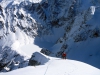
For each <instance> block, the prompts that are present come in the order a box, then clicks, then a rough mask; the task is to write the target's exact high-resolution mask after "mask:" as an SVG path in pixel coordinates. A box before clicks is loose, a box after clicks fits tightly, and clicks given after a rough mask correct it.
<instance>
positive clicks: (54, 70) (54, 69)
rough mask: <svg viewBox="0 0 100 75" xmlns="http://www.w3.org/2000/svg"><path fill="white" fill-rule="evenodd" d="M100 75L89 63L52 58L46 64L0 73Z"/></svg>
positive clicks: (8, 74)
mask: <svg viewBox="0 0 100 75" xmlns="http://www.w3.org/2000/svg"><path fill="white" fill-rule="evenodd" d="M13 74H14V75H22V74H23V75H33V74H34V75H100V70H99V69H97V68H95V67H93V66H90V65H88V64H85V63H82V62H79V61H75V60H63V59H56V58H52V59H51V60H50V61H49V62H47V63H46V64H45V65H40V66H36V67H32V66H28V67H26V68H23V69H18V70H14V71H11V72H8V73H0V75H13Z"/></svg>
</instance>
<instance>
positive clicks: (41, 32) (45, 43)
mask: <svg viewBox="0 0 100 75" xmlns="http://www.w3.org/2000/svg"><path fill="white" fill-rule="evenodd" d="M99 13H100V0H87V1H85V0H0V47H1V48H0V52H1V56H0V62H1V63H2V64H1V63H0V65H3V67H2V68H1V69H4V67H7V66H5V64H8V63H9V62H12V59H13V58H14V55H15V54H16V52H17V53H18V54H19V58H23V60H22V61H21V62H25V61H26V62H27V63H28V60H27V59H25V60H24V57H25V55H24V54H23V53H25V54H28V55H29V56H30V55H31V54H32V53H33V52H35V50H38V51H40V49H41V48H43V49H42V51H41V52H42V53H44V54H47V55H50V56H54V57H55V56H56V57H61V53H62V52H64V51H65V52H66V53H67V55H68V57H67V58H69V59H74V60H78V61H82V62H85V63H87V64H90V65H93V66H94V67H97V68H100V65H99V63H100V60H99V58H100V47H99V41H100V40H99V39H100V25H99V24H100V22H99V19H100V14H99ZM34 44H35V45H37V46H39V47H40V48H39V47H36V46H35V45H34ZM27 45H29V46H28V47H26V46H27ZM31 45H32V46H31ZM6 47H8V48H10V49H9V50H10V51H11V52H10V51H9V52H7V54H8V55H9V56H8V55H7V57H5V53H6V50H5V48H6ZM29 47H30V48H31V49H29ZM32 48H33V49H32ZM35 48H36V49H35ZM20 49H21V50H20ZM33 50H34V51H33ZM21 51H23V52H21ZM12 52H14V55H11V53H12ZM21 56H22V57H21ZM3 57H5V58H4V59H3ZM19 58H17V59H19ZM8 59H9V60H8ZM2 60H3V61H4V60H7V61H5V63H3V62H2ZM19 61H20V60H17V61H16V62H19ZM14 62H15V61H14ZM23 64H24V63H23ZM13 65H14V64H13ZM26 66H27V65H26ZM21 67H23V66H21ZM7 68H8V67H7ZM9 68H10V67H9ZM19 68H20V67H19ZM10 70H12V69H10ZM8 71H9V70H8Z"/></svg>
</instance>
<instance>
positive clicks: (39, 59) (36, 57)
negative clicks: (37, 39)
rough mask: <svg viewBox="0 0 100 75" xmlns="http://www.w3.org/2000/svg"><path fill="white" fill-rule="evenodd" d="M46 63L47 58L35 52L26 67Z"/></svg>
mask: <svg viewBox="0 0 100 75" xmlns="http://www.w3.org/2000/svg"><path fill="white" fill-rule="evenodd" d="M48 61H49V58H47V57H46V56H45V55H43V54H41V53H39V52H35V53H33V55H32V57H31V58H30V60H29V63H28V65H31V66H36V65H40V64H41V65H43V64H45V63H46V62H48Z"/></svg>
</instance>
